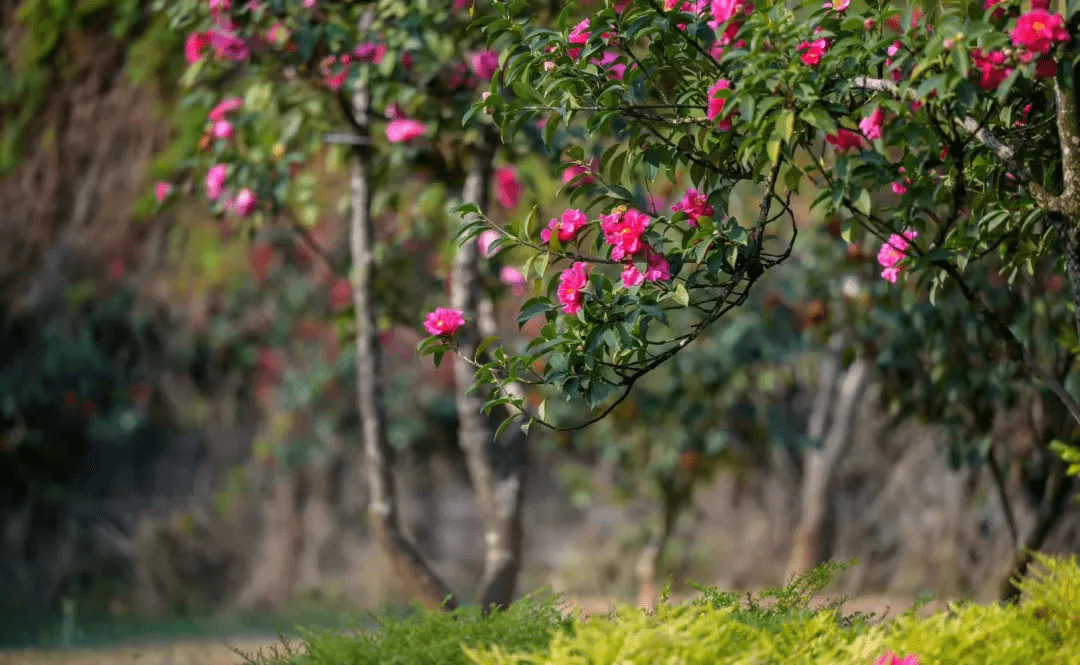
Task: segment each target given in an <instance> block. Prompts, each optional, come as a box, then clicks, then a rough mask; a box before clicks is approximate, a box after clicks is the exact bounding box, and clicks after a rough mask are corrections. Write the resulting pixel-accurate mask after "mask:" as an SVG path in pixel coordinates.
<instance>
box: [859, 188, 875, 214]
mask: <svg viewBox="0 0 1080 665" xmlns="http://www.w3.org/2000/svg"><path fill="white" fill-rule="evenodd" d="M855 209H856V210H858V211H859V212H861V213H862V214H864V215H866V216H867V217H869V216H870V211H871V210H872V209H873V204H872V202H871V201H870V192H868V191H866V190H865V189H864V190H862V191H860V192H859V198H857V199H855Z"/></svg>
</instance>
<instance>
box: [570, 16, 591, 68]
mask: <svg viewBox="0 0 1080 665" xmlns="http://www.w3.org/2000/svg"><path fill="white" fill-rule="evenodd" d="M566 41H568V42H569V43H571V44H579V45H583V44H587V43H588V42H589V19H585V20H584V21H582V22H581V23H578V24H577V25H575V26H574V27H573V29H572V30H570V35H569V36H568V38H567V40H566ZM567 53H569V54H570V57H571V58H574V59H575V60H576V59H577V57H578V55H580V54H581V49H579V48H572V49H567Z"/></svg>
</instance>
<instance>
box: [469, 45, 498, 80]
mask: <svg viewBox="0 0 1080 665" xmlns="http://www.w3.org/2000/svg"><path fill="white" fill-rule="evenodd" d="M469 64H470V65H472V70H473V73H474V74H476V76H477V77H478V78H480V79H482V80H484V81H490V80H491V79H492V78H493V77H494V76H495V72H496V71H498V70H499V52H498V51H479V52H477V53H473V54H472V56H471V57H470V58H469Z"/></svg>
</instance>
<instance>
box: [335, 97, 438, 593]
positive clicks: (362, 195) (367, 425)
mask: <svg viewBox="0 0 1080 665" xmlns="http://www.w3.org/2000/svg"><path fill="white" fill-rule="evenodd" d="M351 110H352V116H353V117H352V120H353V125H354V129H355V131H356V132H357V134H358V135H359V139H360V142H362V143H363V144H362V145H357V146H355V147H354V152H353V165H352V179H351V197H352V201H351V203H352V231H351V234H350V235H351V248H352V262H353V269H354V275H355V276H354V278H353V305H354V307H355V309H356V388H357V397H358V401H359V404H358V407H359V411H360V421H361V431H362V434H363V446H364V463H365V465H366V472H367V478H368V485H369V491H370V500H369V503H368V514H369V516H370V518H371V522H372V527H373V530H374V532H375V534H376V537H377V538H378V539H379V541H380V542H381V544H382V546H383V548H384V549H385V551H386V553H387V555H388V556H389V557H390V560H391V562H392V563H393V566H394V571H395V573H396V574H397V576H398V578H399V579H400V580H401V581H402V582H404V583H405V584H406V585H407V586H408V587H409V592H410V595H411V596H412V597H413V598H415V599H416V600H417V601H419V602H420V603H421V604H423V605H425V606H426V607H429V608H436V607H445V608H446V609H453V608H454V607H455V606H456V604H457V603H456V601H455V599H454V597H453V595H452V594H451V593H450V589H449V588H448V587H447V586H446V584H445V583H444V582H443V581H442V580H441V579H440V578H439V577H438V576H437V575H436V574H435V572H434V571H433V570H432V569H431V568H430V567H429V566H428V565H427V562H426V561H424V559H423V557H421V556H420V553H419V552H417V550H416V548H415V547H413V545H412V544H411V543H410V542H409V541H408V540H407V539H406V538H405V536H404V535H403V534H402V532H401V523H400V514H399V512H398V504H397V498H396V496H395V489H394V479H393V473H392V471H391V464H392V460H393V448H391V446H390V442H389V441H388V440H387V438H386V405H385V397H384V395H383V386H382V373H383V372H382V362H383V358H382V353H381V350H380V348H379V327H378V324H377V323H376V318H375V303H374V302H373V298H372V293H373V285H374V281H375V254H374V243H375V233H374V231H375V229H374V224H373V221H372V219H371V163H370V161H371V154H372V150H371V146H370V137H371V132H370V126H369V117H370V112H371V97H370V93H369V92H368V90H367V87H366V86H365V85H364V84H363V83H360V84H358V85H357V90H356V93H355V95H354V96H353V100H352V109H351Z"/></svg>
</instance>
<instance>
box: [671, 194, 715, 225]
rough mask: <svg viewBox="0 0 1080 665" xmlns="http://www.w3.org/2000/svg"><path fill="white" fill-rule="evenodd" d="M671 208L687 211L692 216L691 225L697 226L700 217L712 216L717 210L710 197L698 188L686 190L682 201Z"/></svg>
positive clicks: (687, 214) (688, 215)
mask: <svg viewBox="0 0 1080 665" xmlns="http://www.w3.org/2000/svg"><path fill="white" fill-rule="evenodd" d="M671 209H672V210H673V211H674V212H682V213H686V216H687V217H689V218H690V226H696V225H697V222H698V219H700V218H702V217H712V216H713V214H714V213H715V212H716V211H715V210H714V209H713V207H712V204H710V203H709V199H707V198H705V195H704V194H702V193H701V192H699V191H698V190H696V189H688V190H686V194H684V195H683V199H682V201H679V202H678V203H676V204H675V205H673V206H671Z"/></svg>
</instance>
